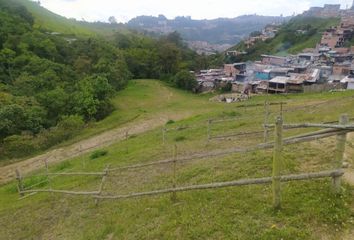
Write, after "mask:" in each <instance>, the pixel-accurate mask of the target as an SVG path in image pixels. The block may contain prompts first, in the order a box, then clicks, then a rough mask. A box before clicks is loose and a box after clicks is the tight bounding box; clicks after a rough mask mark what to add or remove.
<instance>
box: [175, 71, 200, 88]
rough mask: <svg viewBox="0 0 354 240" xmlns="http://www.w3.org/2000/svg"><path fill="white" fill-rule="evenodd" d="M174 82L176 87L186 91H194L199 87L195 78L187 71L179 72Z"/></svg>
mask: <svg viewBox="0 0 354 240" xmlns="http://www.w3.org/2000/svg"><path fill="white" fill-rule="evenodd" d="M174 82H175V85H176V87H178V88H181V89H185V90H194V89H195V88H196V87H197V86H198V82H197V80H196V79H195V76H194V75H193V74H192V73H190V72H188V71H186V70H182V71H180V72H178V73H177V74H176V75H175V77H174Z"/></svg>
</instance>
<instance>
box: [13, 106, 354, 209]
mask: <svg viewBox="0 0 354 240" xmlns="http://www.w3.org/2000/svg"><path fill="white" fill-rule="evenodd" d="M281 106H282V105H281ZM209 122H210V121H209ZM270 126H272V127H273V128H274V130H275V139H274V142H270V143H263V144H259V145H256V146H252V147H248V148H233V149H227V150H221V151H215V152H212V153H207V154H205V153H203V154H196V155H192V156H188V157H182V158H177V147H176V146H175V148H174V154H173V158H172V159H166V160H161V161H155V162H149V163H143V164H135V165H130V166H123V167H117V168H109V167H106V168H105V170H104V171H103V172H71V173H48V171H47V172H46V176H47V177H49V176H51V175H56V176H74V175H75V176H76V175H80V176H81V175H82V176H102V180H101V183H100V185H99V188H98V190H97V191H81V192H76V191H66V190H54V189H32V190H25V189H24V187H23V177H22V176H21V173H20V172H19V171H18V170H16V176H17V180H18V191H19V193H20V195H21V196H22V197H23V196H24V194H25V193H29V194H33V193H38V192H50V193H59V194H69V195H90V196H93V197H94V198H95V199H96V203H98V201H99V200H100V199H127V198H135V197H142V196H153V195H160V194H166V193H172V198H173V199H176V193H177V192H186V191H194V190H203V189H217V188H225V187H232V186H244V185H255V184H269V183H271V184H272V192H273V206H274V208H276V209H279V208H280V207H281V182H288V181H300V180H311V179H318V178H326V177H331V178H332V186H333V190H334V192H335V193H340V191H341V177H342V175H343V174H344V171H343V169H342V166H343V159H344V152H345V146H346V143H347V133H349V132H353V131H354V125H349V117H348V115H342V116H341V117H340V120H339V124H313V123H303V124H284V123H283V118H282V116H279V117H278V118H277V120H276V124H275V125H270ZM209 127H210V126H209ZM286 128H288V129H292V128H322V129H321V130H319V131H315V132H309V133H303V134H300V135H297V136H292V137H289V138H285V139H283V130H284V129H286ZM208 129H209V128H208ZM208 134H209V132H208ZM332 136H337V141H336V150H335V158H334V160H333V163H334V164H333V168H334V169H335V170H329V171H321V172H312V173H300V174H291V175H282V174H281V172H282V169H281V166H282V165H283V164H282V162H283V156H282V152H283V147H284V146H285V145H290V144H295V143H302V142H308V141H313V140H318V139H323V138H328V137H332ZM271 148H273V149H274V152H273V166H272V170H273V171H272V176H271V177H264V178H254V179H241V180H236V181H229V182H216V183H209V184H201V185H190V186H184V187H177V186H176V164H177V163H178V162H183V161H192V160H196V159H202V158H211V157H220V156H225V155H229V154H233V153H242V152H251V151H256V150H261V149H271ZM171 163H172V164H173V185H172V188H167V189H162V190H155V191H147V192H138V193H131V194H126V195H109V194H103V187H104V183H105V181H106V178H107V177H108V176H114V173H113V172H115V171H122V170H126V169H136V168H143V167H148V166H154V165H160V164H171ZM47 170H48V169H47ZM112 173H113V174H112Z"/></svg>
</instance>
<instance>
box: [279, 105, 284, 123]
mask: <svg viewBox="0 0 354 240" xmlns="http://www.w3.org/2000/svg"><path fill="white" fill-rule="evenodd" d="M283 104H284V102H280V116H281V118H282V119H284V117H283Z"/></svg>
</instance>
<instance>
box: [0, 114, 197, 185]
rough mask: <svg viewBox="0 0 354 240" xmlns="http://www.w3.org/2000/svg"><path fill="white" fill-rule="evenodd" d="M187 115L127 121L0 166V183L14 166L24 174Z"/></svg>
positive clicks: (6, 177) (8, 175)
mask: <svg viewBox="0 0 354 240" xmlns="http://www.w3.org/2000/svg"><path fill="white" fill-rule="evenodd" d="M189 115H190V114H188V113H182V114H178V115H177V114H174V115H173V116H172V115H171V114H168V115H167V114H164V115H162V114H160V115H156V116H154V117H153V118H151V119H148V120H145V121H141V122H132V123H129V124H127V125H125V126H124V127H119V128H116V129H113V130H109V131H107V132H104V133H101V134H99V135H96V136H93V137H91V138H88V139H86V140H82V141H80V142H77V143H74V144H72V145H70V146H68V147H63V148H58V149H54V150H51V151H49V152H47V153H44V154H41V155H39V156H36V157H33V158H29V159H27V160H24V161H21V162H17V163H13V164H10V165H7V166H4V167H0V184H4V183H6V182H9V181H11V180H12V179H14V178H15V169H16V168H18V169H19V170H20V171H21V172H22V173H23V174H26V173H29V172H32V171H34V170H37V169H40V168H43V167H44V160H45V159H47V161H48V163H58V162H61V161H64V160H67V159H70V158H73V157H76V156H80V155H82V154H85V153H88V152H91V151H93V150H95V149H99V148H102V147H105V146H109V145H111V144H113V143H115V142H118V141H121V140H123V139H125V134H126V132H127V131H128V132H129V135H132V134H134V135H135V134H141V133H144V132H146V131H149V130H153V129H155V128H157V127H159V126H162V125H164V124H165V123H166V122H167V121H168V120H169V119H173V120H181V119H183V118H186V117H188V116H189Z"/></svg>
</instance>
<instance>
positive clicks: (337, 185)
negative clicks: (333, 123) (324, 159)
mask: <svg viewBox="0 0 354 240" xmlns="http://www.w3.org/2000/svg"><path fill="white" fill-rule="evenodd" d="M348 123H349V117H348V115H347V114H343V115H341V116H340V119H339V124H340V125H346V124H348ZM346 141H347V134H346V133H340V134H338V135H337V144H336V150H335V168H337V169H340V168H342V167H343V160H344V159H343V158H344V152H345V143H346ZM332 186H333V190H334V192H335V193H340V191H341V176H338V177H333V181H332Z"/></svg>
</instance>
